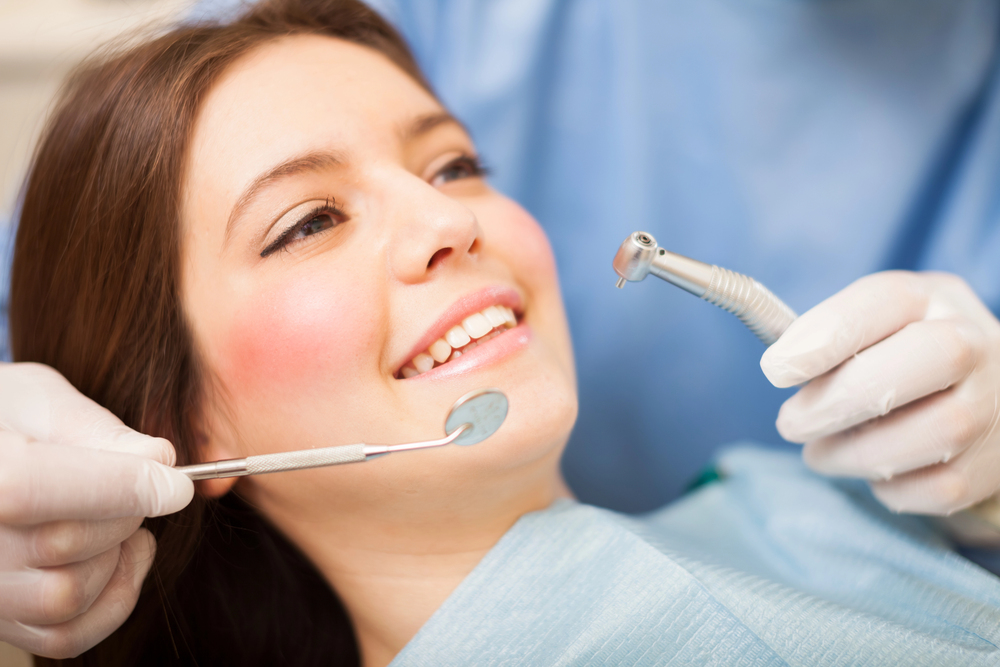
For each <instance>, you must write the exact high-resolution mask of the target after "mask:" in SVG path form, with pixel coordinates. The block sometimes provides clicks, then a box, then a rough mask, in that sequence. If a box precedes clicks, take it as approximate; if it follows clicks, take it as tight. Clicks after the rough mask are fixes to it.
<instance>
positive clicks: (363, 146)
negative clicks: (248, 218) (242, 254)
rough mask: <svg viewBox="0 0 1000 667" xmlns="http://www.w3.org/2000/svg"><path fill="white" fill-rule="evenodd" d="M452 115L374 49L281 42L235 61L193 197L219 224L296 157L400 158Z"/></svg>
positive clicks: (189, 196) (204, 125) (199, 160)
mask: <svg viewBox="0 0 1000 667" xmlns="http://www.w3.org/2000/svg"><path fill="white" fill-rule="evenodd" d="M443 112H444V109H443V108H442V107H441V105H440V104H439V103H438V102H437V100H435V99H434V98H433V97H432V96H431V95H430V94H429V93H428V92H427V91H426V90H425V89H424V88H422V87H421V86H420V85H419V84H417V83H416V82H415V81H414V80H413V79H412V78H411V77H410V76H408V75H407V74H406V73H405V72H403V71H402V70H401V69H399V68H398V67H397V66H396V65H395V64H393V63H392V62H391V61H390V60H389V59H388V58H386V57H385V56H383V55H382V54H380V53H378V52H377V51H374V50H373V49H370V48H367V47H364V46H360V45H357V44H352V43H349V42H346V41H343V40H340V39H335V38H332V37H322V36H314V35H302V36H291V37H283V38H280V39H276V40H273V41H271V42H268V43H267V44H264V45H262V46H261V47H259V48H257V49H255V50H254V51H252V52H251V53H249V54H247V55H246V56H244V57H243V58H241V59H240V60H238V61H237V62H236V63H234V64H233V65H232V66H231V67H230V68H229V69H228V70H227V71H226V72H225V73H224V74H223V75H222V77H220V79H219V81H218V82H217V83H216V84H215V86H213V87H212V89H211V90H210V91H209V94H208V95H207V96H206V98H205V100H204V102H203V104H202V108H201V110H200V113H199V117H198V119H197V121H196V124H195V128H194V132H193V136H192V140H191V144H190V149H189V152H188V159H187V165H188V166H187V169H186V178H185V183H186V185H185V199H186V201H187V203H188V204H189V205H193V206H194V207H195V208H196V209H198V210H200V211H202V212H204V213H208V214H210V215H209V217H210V218H213V219H214V218H217V217H218V216H225V215H228V213H227V210H228V209H231V208H232V207H233V206H234V204H235V203H236V202H237V200H238V199H239V198H240V196H241V193H243V192H244V191H245V190H246V188H247V187H248V184H250V183H252V182H253V181H254V180H255V179H257V178H259V176H260V174H262V173H266V172H268V171H269V170H271V169H273V168H274V167H275V166H276V165H280V164H282V163H284V162H286V161H288V160H289V158H290V157H294V156H300V155H310V154H319V153H327V154H336V155H338V156H340V157H342V158H345V159H344V160H342V161H343V162H345V163H347V162H355V161H363V160H366V159H370V158H381V157H385V156H392V157H395V156H398V155H399V154H400V151H401V149H403V148H404V138H405V136H406V128H409V127H411V126H413V124H414V123H419V122H420V121H421V119H425V118H428V117H433V116H435V115H440V114H442V113H443Z"/></svg>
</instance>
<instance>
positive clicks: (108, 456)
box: [0, 364, 194, 657]
mask: <svg viewBox="0 0 1000 667" xmlns="http://www.w3.org/2000/svg"><path fill="white" fill-rule="evenodd" d="M173 463H174V450H173V447H172V446H171V445H170V443H169V442H167V441H166V440H163V439H161V438H151V437H149V436H145V435H142V434H140V433H136V432H135V431H132V430H131V429H129V428H127V427H126V426H125V425H124V424H122V423H121V421H119V420H118V419H117V418H116V417H115V416H114V415H112V414H111V413H110V412H108V411H107V410H105V409H104V408H102V407H100V406H99V405H97V404H96V403H94V402H92V401H90V400H89V399H87V398H86V397H84V396H83V395H82V394H80V393H79V392H78V391H76V389H74V388H73V387H72V386H71V385H70V384H69V383H68V382H67V381H66V380H65V379H64V378H63V377H62V376H61V375H59V374H58V373H57V372H55V371H54V370H52V369H50V368H48V367H46V366H40V365H36V364H0V640H3V641H6V642H9V643H11V644H14V645H15V646H18V647H20V648H22V649H25V650H27V651H30V652H32V653H36V654H39V655H43V656H47V657H70V656H74V655H78V654H79V653H82V652H83V651H85V650H87V649H89V648H91V647H92V646H94V645H95V644H97V643H98V642H100V641H101V640H102V639H104V638H105V637H107V636H108V635H109V634H111V633H112V632H113V631H114V630H115V629H117V628H118V627H119V626H120V625H121V624H122V623H123V622H124V621H125V619H126V618H128V615H129V614H130V613H131V612H132V609H133V608H134V607H135V603H136V600H137V599H138V596H139V589H140V587H141V585H142V582H143V579H144V578H145V577H146V574H147V572H148V571H149V568H150V565H151V564H152V561H153V555H154V553H155V549H156V545H155V542H154V540H153V537H152V535H151V534H150V533H149V531H147V530H146V529H144V528H141V527H140V526H141V524H142V521H143V518H144V517H147V516H160V515H163V514H169V513H171V512H176V511H178V510H180V509H181V508H183V507H184V506H185V505H187V504H188V503H189V502H190V501H191V498H192V496H193V494H194V487H193V485H192V483H191V481H190V480H189V479H188V478H187V477H186V476H185V475H183V474H181V473H178V472H177V471H175V470H173V469H172V468H170V467H169V466H170V465H172V464H173Z"/></svg>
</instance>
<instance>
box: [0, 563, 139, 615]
mask: <svg viewBox="0 0 1000 667" xmlns="http://www.w3.org/2000/svg"><path fill="white" fill-rule="evenodd" d="M119 552H120V547H119V546H118V545H116V546H114V547H113V548H111V549H108V550H107V551H105V552H104V553H102V554H99V555H97V556H94V557H93V558H90V559H88V560H85V561H83V562H80V563H73V564H72V565H63V566H61V567H53V568H31V569H29V568H24V569H22V570H19V571H13V572H10V571H8V572H4V573H2V574H0V579H2V580H3V581H4V587H3V588H4V616H7V617H9V618H11V619H13V620H16V621H18V622H20V623H27V624H29V625H55V624H58V623H64V622H66V621H69V620H71V619H73V618H76V617H77V616H79V615H80V614H83V613H84V612H86V611H87V610H88V609H90V606H91V605H92V604H93V603H94V601H95V600H96V599H97V598H98V596H100V594H101V591H103V590H104V587H105V586H107V584H108V582H109V581H110V580H111V577H112V575H114V573H115V570H116V569H117V567H118V560H119V557H120V555H119Z"/></svg>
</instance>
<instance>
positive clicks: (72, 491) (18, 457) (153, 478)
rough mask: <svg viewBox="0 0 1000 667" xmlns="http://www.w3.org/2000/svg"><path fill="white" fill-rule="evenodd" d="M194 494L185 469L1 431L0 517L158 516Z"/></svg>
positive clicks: (9, 520)
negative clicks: (177, 469) (25, 438)
mask: <svg viewBox="0 0 1000 667" xmlns="http://www.w3.org/2000/svg"><path fill="white" fill-rule="evenodd" d="M193 496H194V485H193V483H192V482H191V480H190V479H189V478H188V477H187V476H186V475H184V474H183V473H180V472H177V471H176V470H174V469H173V468H168V467H167V466H164V465H161V464H159V463H157V462H155V461H151V460H149V459H147V458H143V457H140V456H133V455H131V454H120V453H117V452H94V451H91V450H88V449H84V448H80V447H66V446H61V445H48V444H43V443H29V442H26V441H24V439H23V438H20V437H19V436H17V435H16V434H10V433H2V434H0V523H5V524H9V525H30V524H39V523H44V522H48V521H57V520H66V519H85V520H97V519H114V518H120V517H126V516H160V515H163V514H169V513H171V512H176V511H178V510H180V509H181V508H183V507H184V506H185V505H187V504H188V503H189V502H190V501H191V498H192V497H193Z"/></svg>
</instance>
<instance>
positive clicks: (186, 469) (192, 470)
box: [177, 459, 250, 480]
mask: <svg viewBox="0 0 1000 667" xmlns="http://www.w3.org/2000/svg"><path fill="white" fill-rule="evenodd" d="M177 469H178V470H179V471H181V472H182V473H184V474H185V475H187V476H188V477H190V478H191V479H193V480H199V479H216V478H218V477H242V476H243V475H249V474H250V473H249V472H247V460H246V459H225V460H223V461H212V462H211V463H196V464H194V465H190V466H181V467H179V468H177Z"/></svg>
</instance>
